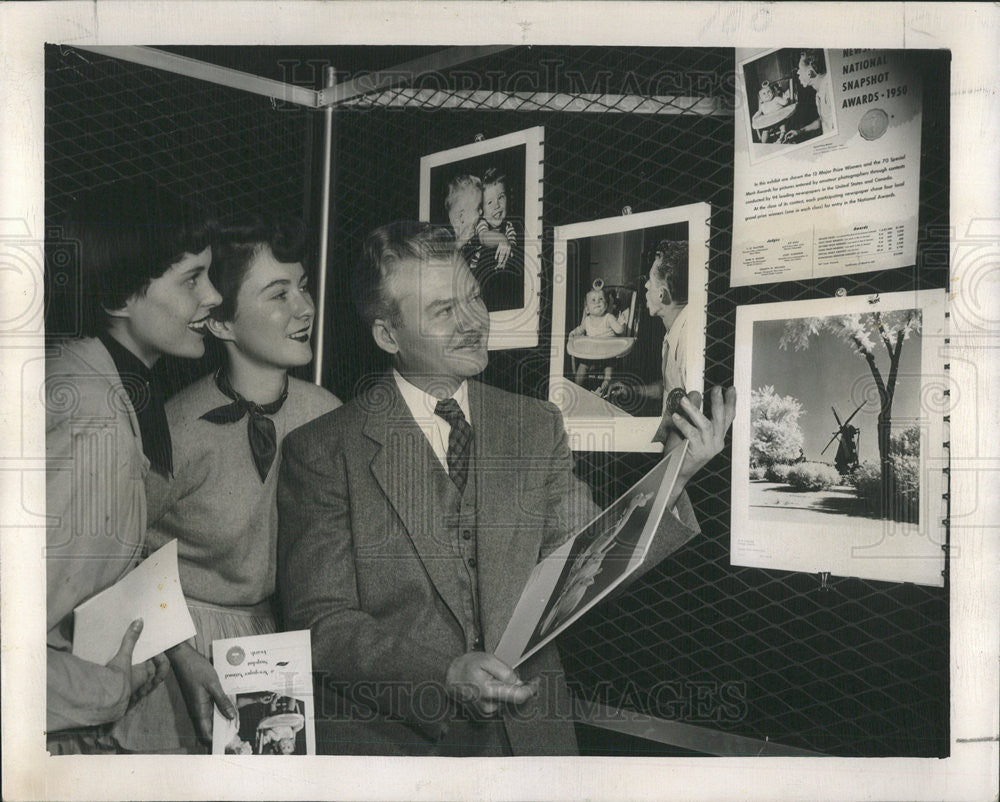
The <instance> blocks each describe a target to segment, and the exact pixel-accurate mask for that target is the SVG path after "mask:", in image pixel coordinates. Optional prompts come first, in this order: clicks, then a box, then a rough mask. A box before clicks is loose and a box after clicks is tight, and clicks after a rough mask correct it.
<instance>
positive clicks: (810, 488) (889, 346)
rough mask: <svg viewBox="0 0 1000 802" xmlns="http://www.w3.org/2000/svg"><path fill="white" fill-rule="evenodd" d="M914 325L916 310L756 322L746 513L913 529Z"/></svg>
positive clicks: (916, 461)
mask: <svg viewBox="0 0 1000 802" xmlns="http://www.w3.org/2000/svg"><path fill="white" fill-rule="evenodd" d="M920 324H921V312H920V310H919V309H904V310H899V311H891V312H889V311H887V312H883V311H874V312H867V313H859V314H854V315H836V316H832V317H810V318H793V319H789V320H768V321H759V322H757V323H755V324H754V351H755V356H758V357H759V358H755V359H754V371H753V372H752V378H751V389H752V395H751V423H750V437H751V442H750V465H749V469H750V479H751V498H750V507H751V514H752V515H755V516H760V517H764V518H768V519H772V520H786V519H789V520H796V519H801V518H802V517H804V516H807V515H819V516H825V515H842V516H848V517H853V518H860V519H863V522H861V523H860V524H859V525H862V526H864V525H865V522H868V521H872V520H875V521H877V520H883V519H889V520H894V521H897V522H899V523H900V524H901V525H912V526H916V525H918V524H919V505H918V503H917V502H918V500H919V484H918V476H917V467H918V464H919V458H920V445H919V444H920V438H919V432H918V431H917V425H918V422H919V415H920V408H919V407H920V377H921V365H920V329H921V325H920ZM775 357H778V358H777V359H776V358H775ZM838 405H839V406H840V408H841V410H847V412H846V414H845V415H843V416H842V415H841V414H840V413H838V412H837V407H838ZM795 446H797V448H796V447H795Z"/></svg>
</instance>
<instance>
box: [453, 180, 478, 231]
mask: <svg viewBox="0 0 1000 802" xmlns="http://www.w3.org/2000/svg"><path fill="white" fill-rule="evenodd" d="M481 209H482V195H481V194H480V193H479V192H477V191H476V190H475V189H473V188H471V187H470V188H469V189H468V190H467V191H466V192H464V193H463V194H462V195H461V196H459V197H458V198H456V199H455V202H454V203H453V204H452V205H451V209H449V211H448V220H449V222H450V223H451V227H452V229H453V230H454V232H455V238H456V239H457V240H458V241H459V242H465V241H466V240H467V239H469V238H470V237H471V236H472V232H473V230H474V228H475V225H476V221H478V220H479V212H480V210H481Z"/></svg>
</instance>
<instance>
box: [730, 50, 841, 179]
mask: <svg viewBox="0 0 1000 802" xmlns="http://www.w3.org/2000/svg"><path fill="white" fill-rule="evenodd" d="M828 63H829V62H828V58H827V53H826V51H825V50H811V49H807V50H803V49H801V48H796V47H784V48H781V49H778V50H772V51H770V52H768V53H765V54H763V55H759V56H754V57H753V58H751V59H747V60H746V61H743V62H741V63H740V66H739V70H741V71H742V78H743V82H742V86H743V92H744V99H745V100H746V103H745V105H744V107H743V109H744V115H743V116H744V119H743V124H744V125H746V126H747V140H748V141H749V142H751V143H754V146H753V147H751V148H750V161H751V163H754V162H757V161H760V160H762V159H766V158H768V157H769V156H773V155H775V154H777V153H778V152H788V151H789V150H791V149H792V148H793V147H795V146H799V145H802V144H803V143H804V142H811V143H813V144H815V143H816V142H818V141H820V140H823V139H828V138H830V137H832V136H833V135H834V134H836V133H837V110H836V104H835V102H834V97H833V86H832V81H831V78H830V72H829V70H828V69H827V64H828ZM757 145H766V146H767V147H756V146H757Z"/></svg>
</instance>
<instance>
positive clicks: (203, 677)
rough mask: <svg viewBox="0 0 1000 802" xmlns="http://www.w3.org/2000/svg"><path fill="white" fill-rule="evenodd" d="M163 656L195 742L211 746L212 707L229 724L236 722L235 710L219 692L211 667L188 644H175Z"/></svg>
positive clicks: (217, 677)
mask: <svg viewBox="0 0 1000 802" xmlns="http://www.w3.org/2000/svg"><path fill="white" fill-rule="evenodd" d="M167 654H168V655H169V656H170V664H171V665H172V666H173V669H174V675H175V676H176V677H177V684H178V685H180V688H181V694H182V695H183V696H184V703H185V704H186V705H187V709H188V714H189V715H190V716H191V721H192V722H193V724H194V729H195V732H196V733H198V737H199V738H201V739H203V740H205V741H208V742H211V740H212V707H213V703H214V704H215V705H217V706H218V708H219V710H220V711H221V712H222V715H224V716H225V717H226V718H228V719H229V720H231V721H232V720H234V719H235V718H236V706H235V705H234V704H233V703H232V702H231V701H230V699H229V697H228V696H226V694H225V692H224V691H223V690H222V684H221V683H220V682H219V675H218V674H216V673H215V669H214V668H213V667H212V664H211V663H210V662H209V661H208V660H207V659H206V658H205V657H202V656H201V655H200V654H199V653H198V652H197V651H195V650H194V649H193V648H192V647H191V646H190V645H189V644H188V643H181V644H178V645H177V646H175V647H174V648H173V649H170V650H169V651H168V652H167Z"/></svg>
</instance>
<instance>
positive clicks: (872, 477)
mask: <svg viewBox="0 0 1000 802" xmlns="http://www.w3.org/2000/svg"><path fill="white" fill-rule="evenodd" d="M888 471H889V475H888V477H887V481H886V482H885V484H884V485H883V481H882V469H881V466H880V464H879V463H877V462H870V461H865V462H863V463H862V464H861V466H860V467H859V468H858V469H857V470H856V471H855V472H854V473H853V474H852V476H851V484H853V485H854V492H855V493H856V494H857V496H858V498H860V499H861V500H862V501H863V502H864V504H865V508H866V509H867V510H868V512H870V513H871V514H872V515H877V516H879V517H881V518H891V519H893V520H896V521H901V522H905V523H916V522H917V521H918V519H919V516H920V430H919V429H918V428H917V427H916V426H910V427H908V428H906V429H904V430H903V431H902V432H900V433H899V434H897V435H893V436H892V438H891V440H890V443H889V459H888Z"/></svg>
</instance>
